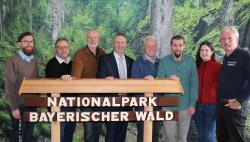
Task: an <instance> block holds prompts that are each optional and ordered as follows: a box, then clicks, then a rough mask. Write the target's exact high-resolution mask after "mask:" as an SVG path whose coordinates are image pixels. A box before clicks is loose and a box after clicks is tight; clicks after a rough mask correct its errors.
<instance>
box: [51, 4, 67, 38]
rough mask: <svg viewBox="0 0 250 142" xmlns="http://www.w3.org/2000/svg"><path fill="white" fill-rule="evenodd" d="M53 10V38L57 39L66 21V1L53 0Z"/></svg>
mask: <svg viewBox="0 0 250 142" xmlns="http://www.w3.org/2000/svg"><path fill="white" fill-rule="evenodd" d="M51 12H52V28H51V29H52V32H51V33H52V39H53V40H56V39H57V37H58V34H59V32H60V30H61V27H62V24H63V22H64V1H63V0H53V1H52V6H51Z"/></svg>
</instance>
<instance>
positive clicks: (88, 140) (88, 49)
mask: <svg viewBox="0 0 250 142" xmlns="http://www.w3.org/2000/svg"><path fill="white" fill-rule="evenodd" d="M99 41H100V35H99V33H98V32H97V31H96V30H95V29H91V30H89V31H88V32H87V45H86V46H85V48H81V49H79V50H78V51H77V52H76V54H75V57H74V59H73V64H72V70H71V75H72V76H73V77H76V78H96V73H97V64H98V60H99V57H100V55H103V54H104V51H103V50H102V49H101V48H100V47H99ZM84 96H85V97H86V96H92V97H94V96H96V94H85V95H84ZM81 110H82V111H98V108H82V109H81ZM101 126H102V123H100V122H87V123H83V127H84V141H85V142H98V141H99V136H100V132H101Z"/></svg>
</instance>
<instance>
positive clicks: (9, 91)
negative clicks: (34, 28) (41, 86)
mask: <svg viewBox="0 0 250 142" xmlns="http://www.w3.org/2000/svg"><path fill="white" fill-rule="evenodd" d="M17 43H18V45H19V47H20V50H19V51H18V52H17V53H16V54H14V55H13V56H11V57H10V59H8V60H7V62H6V67H5V94H6V97H7V100H8V103H9V105H10V108H11V112H12V134H11V138H10V141H11V142H17V141H22V142H28V141H29V142H30V141H32V131H33V128H34V123H25V122H24V121H22V120H23V117H22V115H23V112H24V111H36V109H34V108H26V107H24V106H23V96H24V95H25V94H23V95H22V96H19V95H18V91H19V88H20V86H21V83H22V81H23V78H24V77H32V78H34V77H37V60H36V59H35V58H34V55H33V51H34V38H33V35H32V33H30V32H24V33H22V34H21V35H19V37H18V39H17Z"/></svg>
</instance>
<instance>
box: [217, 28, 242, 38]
mask: <svg viewBox="0 0 250 142" xmlns="http://www.w3.org/2000/svg"><path fill="white" fill-rule="evenodd" d="M227 31H230V32H232V33H233V35H234V37H236V38H239V32H238V30H237V29H236V28H234V27H224V28H223V29H222V30H221V31H220V33H222V32H227Z"/></svg>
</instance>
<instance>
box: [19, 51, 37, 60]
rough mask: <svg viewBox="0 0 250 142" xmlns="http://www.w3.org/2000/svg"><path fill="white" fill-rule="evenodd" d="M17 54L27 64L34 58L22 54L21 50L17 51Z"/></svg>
mask: <svg viewBox="0 0 250 142" xmlns="http://www.w3.org/2000/svg"><path fill="white" fill-rule="evenodd" d="M17 53H18V55H20V56H21V58H22V59H23V60H25V61H27V62H31V60H32V59H33V58H34V55H31V56H28V55H26V54H25V53H23V51H22V50H19V51H18V52H17Z"/></svg>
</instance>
